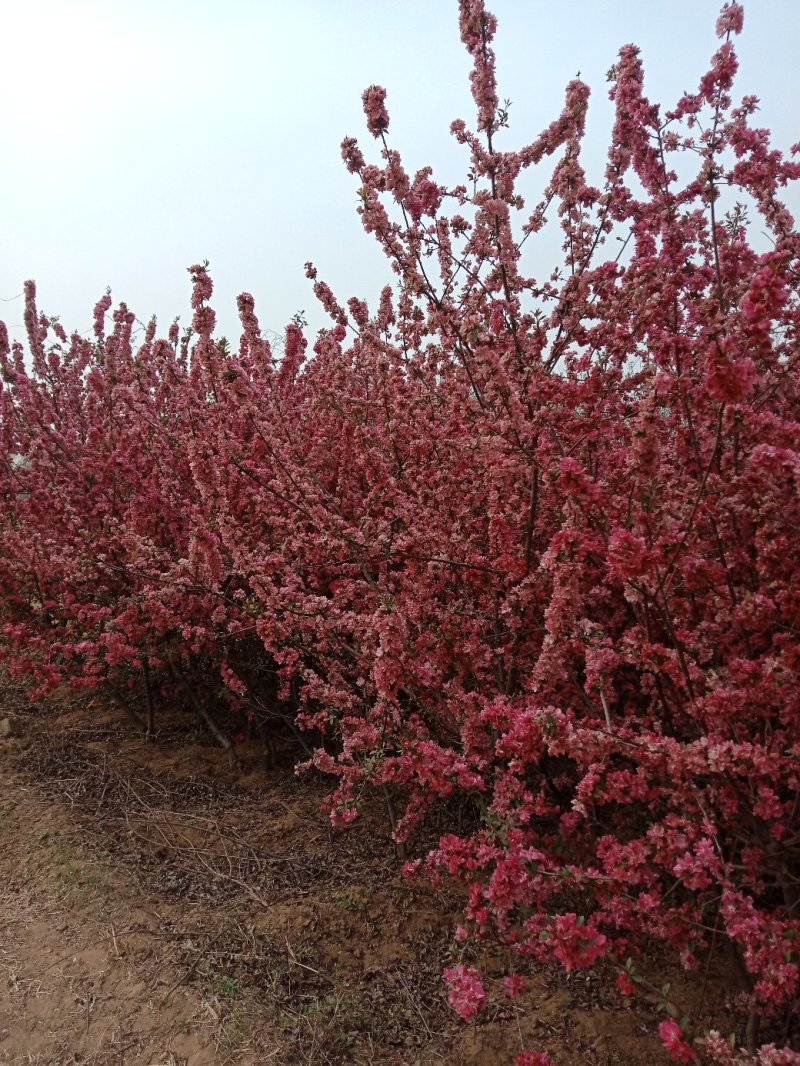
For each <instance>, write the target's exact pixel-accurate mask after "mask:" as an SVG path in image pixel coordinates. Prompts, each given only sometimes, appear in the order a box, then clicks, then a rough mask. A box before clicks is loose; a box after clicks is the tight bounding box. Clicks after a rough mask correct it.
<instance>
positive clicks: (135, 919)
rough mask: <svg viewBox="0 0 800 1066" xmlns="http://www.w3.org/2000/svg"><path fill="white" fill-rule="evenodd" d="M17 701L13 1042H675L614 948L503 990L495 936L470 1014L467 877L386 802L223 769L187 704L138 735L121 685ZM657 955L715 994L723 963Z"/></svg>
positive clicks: (422, 1064)
mask: <svg viewBox="0 0 800 1066" xmlns="http://www.w3.org/2000/svg"><path fill="white" fill-rule="evenodd" d="M6 716H10V720H11V722H12V723H13V730H12V735H11V736H9V737H6V738H3V739H0V1063H13V1064H27V1066H30V1064H42V1066H44V1064H48V1066H66V1064H68V1063H69V1064H72V1063H83V1064H87V1066H139V1064H141V1066H181V1064H183V1066H212V1064H225V1063H241V1064H251V1063H252V1064H261V1063H274V1064H276V1066H293V1064H310V1066H312V1064H320V1066H321V1064H353V1066H360V1064H366V1063H386V1064H409V1066H417V1064H418V1066H435V1064H454V1066H461V1064H464V1066H499V1064H513V1062H514V1058H515V1056H516V1055H517V1053H518V1052H519V1051H520V1050H522V1049H523V1048H536V1049H538V1050H547V1051H549V1052H550V1054H551V1055H552V1056H553V1058H554V1059H555V1060H556V1062H558V1063H559V1064H562V1066H572V1064H578V1063H581V1064H583V1063H586V1064H596V1066H611V1064H627V1066H651V1064H652V1063H653V1062H660V1061H665V1058H664V1053H663V1049H662V1048H661V1044H660V1041H659V1040H658V1038H657V1036H655V1035H654V1034H655V1032H656V1029H657V1024H658V1021H659V1020H661V1019H663V1017H664V1014H663V1012H662V1013H659V1012H658V1011H657V1009H656V1007H657V1004H656V1003H655V1001H654V999H655V998H654V997H651V998H650V999H648V998H647V997H637V999H636V1000H633V1001H631V1000H626V999H623V998H622V997H621V996H620V994H619V992H618V991H617V989H616V986H615V984H614V974H613V973H612V972H611V971H610V970H608V971H602V970H601V971H597V972H592V973H588V974H587V973H583V972H582V973H577V974H571V975H568V974H565V973H563V972H562V971H560V970H558V971H557V970H552V971H551V970H542V971H538V972H535V973H533V974H532V975H531V980H530V982H529V988H528V990H527V991H526V993H525V994H524V995H523V996H522V997H520V998H519V999H517V1000H515V1001H511V1000H509V999H508V998H507V997H506V996H505V994H504V992H503V990H502V985H501V982H500V977H501V976H502V973H503V962H504V960H503V958H502V956H501V955H499V954H498V955H497V957H496V958H492V957H489V958H488V960H487V959H484V960H483V961H484V963H485V964H488V966H489V970H490V973H494V979H493V981H492V982H491V989H490V991H491V998H490V1005H489V1008H488V1010H486V1011H485V1012H484V1013H483V1015H482V1017H481V1018H480V1020H479V1021H478V1022H477V1023H473V1024H470V1025H465V1024H463V1023H462V1022H461V1021H460V1020H459V1019H458V1018H457V1017H456V1016H455V1015H454V1014H453V1012H452V1011H451V1010H450V1009H449V1007H448V1005H447V1002H446V996H445V991H444V985H443V982H442V978H441V972H442V969H443V968H444V967H445V966H446V965H448V963H450V962H452V961H453V959H454V956H453V954H452V952H453V948H452V930H453V927H454V924H455V922H456V921H457V915H458V909H459V901H458V899H457V897H456V895H455V894H454V893H452V892H449V891H446V890H444V889H441V890H439V889H433V888H431V887H430V886H426V885H425V884H416V883H411V882H409V881H408V880H405V879H404V878H403V877H402V876H401V874H400V865H401V864H400V862H399V861H398V859H397V858H396V856H395V854H394V850H393V848H392V846H391V844H390V842H389V840H388V838H387V832H386V827H385V824H384V823H385V818H384V817H383V815H382V812H378V811H376V812H374V816H372V817H371V816H370V814H369V812H368V813H367V816H366V817H365V818H364V819H363V820H362V821H360V822H357V823H356V824H355V825H354V826H353V827H352V828H351V829H348V830H347V831H340V830H334V829H332V828H331V826H330V823H329V821H328V819H327V816H326V815H325V813H324V812H323V811H322V810H321V804H322V802H323V800H324V797H325V792H326V786H325V783H324V782H322V781H320V780H315V779H313V778H303V777H300V778H297V777H296V776H295V775H294V774H293V772H292V771H291V770H290V769H280V770H276V771H265V770H264V767H263V759H262V757H261V754H260V752H259V751H258V750H256V748H255V747H253V748H252V749H250V748H248V747H247V746H246V745H245V746H243V747H242V748H241V755H242V760H243V771H242V772H241V773H238V772H236V771H232V770H231V769H230V768H229V767H228V764H227V760H226V756H225V753H224V752H222V751H221V750H220V749H218V748H217V747H215V746H214V742H213V739H212V738H210V737H204V736H195V735H194V734H192V732H191V729H192V726H191V724H188V725H187V723H186V721H185V719H184V718H182V717H180V716H179V715H177V714H175V715H174V716H172V717H170V716H169V715H166V716H162V717H161V718H160V719H159V727H160V732H159V737H158V739H157V742H156V743H147V742H146V741H145V740H144V739H143V738H142V737H141V736H140V735H138V734H137V733H136V732H135V730H134V729H133V727H132V726H131V725H130V724H129V723H128V722H127V721H126V720H125V719H124V718H123V717H121V715H120V712H119V710H118V708H117V707H115V706H114V702H113V700H111V699H107V698H105V697H102V696H98V695H95V696H94V697H93V698H89V697H76V696H74V695H71V694H61V695H60V696H59V698H57V699H51V700H50V701H48V702H47V703H46V704H40V705H37V706H31V705H29V704H27V703H26V702H25V701H24V699H23V698H22V697H21V696H20V695H19V694H18V693H17V692H16V691H15V690H13V689H12V688H9V687H7V686H6V687H0V719H2V718H4V717H6ZM379 815H380V816H379ZM649 965H650V976H651V979H652V980H653V982H654V983H657V984H658V985H659V986H660V985H661V984H663V983H664V982H665V981H670V986H671V987H670V991H669V996H670V997H671V998H674V999H675V1000H676V1001H677V1002H682V1003H688V1004H692V1003H695V1004H698V1002H699V1000H700V999H701V998H702V1012H703V1014H704V1015H705V1014H708V1015H709V1016H710V1014H711V1012H714V1013H716V1014H717V1016H719V1010H720V1004H721V1002H722V1001H723V1000H724V998H725V996H726V995H727V994H728V993H729V992H730V990H731V982H730V981H729V979H728V975H727V974H726V972H725V970H724V968H722V969H719V967H718V966H717V965H716V964H715V967H714V968H713V969H712V970H711V971H710V973H709V976H708V979H707V978H706V976H705V975H702V974H701V975H696V976H694V977H691V976H690V977H687V976H686V975H683V974H682V973H681V971H680V970H679V968H678V967H676V966H675V965H674V964H669V963H665V962H664V960H663V959H661V958H659V957H656V956H654V957H653V959H652V960H650V963H649ZM701 986H702V988H701ZM703 989H704V991H703ZM696 1020H697V1022H698V1028H699V1031H703V1018H702V1017H699V1018H697V1019H696Z"/></svg>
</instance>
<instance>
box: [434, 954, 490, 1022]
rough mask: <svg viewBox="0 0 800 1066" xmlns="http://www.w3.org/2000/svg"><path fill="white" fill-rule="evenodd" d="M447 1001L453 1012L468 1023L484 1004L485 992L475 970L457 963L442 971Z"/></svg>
mask: <svg viewBox="0 0 800 1066" xmlns="http://www.w3.org/2000/svg"><path fill="white" fill-rule="evenodd" d="M444 979H445V981H446V982H447V985H448V993H447V999H448V1001H449V1003H450V1006H451V1007H452V1008H453V1010H454V1011H455V1012H456V1013H457V1014H458V1015H460V1016H461V1017H462V1018H463V1019H464V1021H465V1022H468V1021H469V1020H470V1018H472V1017H473V1016H474V1015H475V1014H477V1013H478V1012H479V1011H481V1010H482V1009H483V1007H484V1005H485V1003H486V991H485V989H484V987H483V982H482V981H481V978H480V974H479V973H478V971H477V970H475V969H473V968H471V967H467V966H464V965H462V964H461V963H459V965H457V966H452V967H448V968H447V969H445V971H444Z"/></svg>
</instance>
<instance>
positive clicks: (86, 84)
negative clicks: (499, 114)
mask: <svg viewBox="0 0 800 1066" xmlns="http://www.w3.org/2000/svg"><path fill="white" fill-rule="evenodd" d="M488 6H489V9H490V10H491V11H493V12H494V13H495V14H496V15H497V16H498V20H499V30H498V36H497V39H496V42H495V44H496V51H497V54H498V74H499V83H500V92H501V96H504V97H509V98H510V99H511V100H512V102H513V106H512V109H511V123H512V126H511V134H510V136H509V137H508V138H507V139H506V141H505V146H509V147H510V146H514V147H518V146H519V145H521V144H522V143H523V142H526V141H528V140H530V139H532V138H533V137H534V136H535V135H536V134H537V133H538V132H540V130H541V129H542V128H544V126H546V125H547V124H548V123H549V122H550V121H551V120H552V119H553V118H555V117H556V115H557V114H558V112H559V111H560V109H561V106H562V101H563V90H564V86H565V84H566V82H567V81H569V79H570V78H572V77H574V76H575V75H576V74H577V73H578V72H579V71H580V74H581V77H582V78H583V79H584V80H585V81H587V82H588V83H589V85H590V86H591V88H592V100H591V104H590V117H589V152H588V158H589V160H590V162H591V163H593V164H594V168H593V173H592V172H590V177H592V176H594V177H595V179H600V178H601V175H602V161H603V158H604V151H605V147H606V144H607V141H608V135H609V130H610V127H611V122H612V115H611V105H610V103H609V101H608V99H607V92H608V86H607V84H606V71H607V70H608V68H609V67H610V66H611V65H612V63H613V62H614V59H615V55H616V52H617V50H618V49H619V47H620V46H621V45H622V44H625V43H628V42H631V41H632V42H634V43H636V44H638V45H639V46H640V47H641V50H642V55H643V59H644V64H645V74H646V83H645V88H646V91H647V93H648V95H649V96H650V98H651V99H652V100H656V101H660V102H661V103H662V104H664V105H665V106H667V107H668V106H671V105H673V104H674V103H675V101H676V100H677V98H678V97H679V96H680V94H681V93H682V92H683V91H684V90H687V89H694V88H695V87H696V86H697V82H698V80H699V77H700V75H701V74H702V73H703V72H704V71H705V70H706V69H707V62H708V59H709V57H710V56H711V54H712V53H713V51H714V50H715V48H716V46H717V41H716V37H715V35H714V23H715V21H716V16H717V14H718V11H719V7H720V3H719V2H718V0H668V2H661V3H656V2H652V0H561V3H558V4H556V3H552V2H551V3H544V2H543V0H489V3H488ZM798 40H800V0H749V2H747V0H745V28H744V34H743V35H742V36H741V37H740V38H739V39H738V42H737V51H738V54H739V57H740V62H741V69H740V74H739V79H738V83H737V88H736V92H735V95H736V96H737V97H739V96H741V95H744V94H745V93H754V94H755V95H757V96H759V97H760V99H761V102H762V110H761V114H760V116H759V124H762V125H767V126H770V127H771V128H772V129H773V130H774V131H775V144H776V145H777V146H778V147H781V148H784V149H788V147H789V145H791V144H793V143H795V142H797V141H800V103H798V100H800V68H798V65H797V42H798ZM0 41H2V42H3V45H2V58H1V59H0V130H2V142H3V147H4V152H3V165H2V169H1V170H0V300H2V301H3V302H2V303H0V318H2V319H4V320H5V321H6V322H7V323H8V325H9V326H10V327H11V329H12V332H13V334H14V335H15V336H21V335H22V330H21V328H20V327H21V323H22V300H21V298H20V296H19V294H20V293H21V290H22V283H23V281H24V280H25V279H26V278H29V277H31V278H34V279H35V280H36V282H37V285H38V290H39V304H40V307H41V308H42V309H43V310H45V311H47V312H48V313H50V314H57V315H59V316H60V318H61V320H62V322H63V323H64V325H65V327H66V328H67V330H68V331H70V330H72V329H78V330H80V331H81V332H83V331H86V330H88V329H89V327H90V325H91V312H92V307H93V305H94V303H95V301H96V300H97V299H98V298H99V297H100V296H101V295H102V294H103V292H104V291H105V289H106V287H107V286H110V287H111V289H112V295H113V297H114V300H115V302H117V301H120V300H125V301H126V302H127V303H128V305H129V306H130V307H131V308H132V309H133V310H134V311H135V312H136V314H137V316H138V317H139V318H140V319H147V318H149V317H150V315H152V314H156V315H157V316H158V318H159V323H160V325H161V327H163V329H164V330H166V328H167V326H168V325H169V323H170V322H171V321H172V319H173V318H174V317H175V316H177V315H180V316H181V321H182V322H183V323H184V324H185V323H188V321H189V318H190V313H189V310H188V300H189V278H188V275H187V273H186V267H187V266H189V265H190V264H191V263H194V262H196V261H198V260H203V259H208V260H210V264H211V273H212V276H213V278H214V281H215V287H216V292H215V297H214V305H215V307H216V309H217V313H218V322H219V327H220V329H219V332H221V333H227V334H228V335H229V336H230V337H237V336H238V320H237V316H236V309H235V298H236V295H237V293H239V292H240V291H242V290H247V291H250V292H252V293H253V295H254V296H255V299H256V311H257V313H258V315H259V318H260V320H261V323H262V325H263V326H264V327H266V328H269V329H273V330H280V329H282V327H283V325H284V324H285V323H286V322H287V321H288V319H289V318H290V317H291V316H292V315H293V314H294V313H295V312H296V311H299V310H301V309H303V310H305V312H306V316H307V318H308V319H309V322H310V324H311V326H312V327H319V326H321V325H323V324H325V318H324V316H323V315H322V314H321V312H319V311H318V310H317V309H316V308H315V302H314V297H313V295H312V294H311V292H310V284H309V282H308V281H307V280H306V279H305V276H304V271H303V264H304V263H305V261H306V260H308V259H311V260H313V261H314V262H315V264H316V265H317V267H318V269H319V274H320V277H321V278H324V279H325V280H327V281H328V282H329V283H330V284H331V286H332V287H333V289H334V292H335V293H336V294H337V296H338V297H339V298H340V300H342V301H344V300H345V299H347V298H348V297H349V296H351V295H358V296H361V297H365V298H367V299H369V300H370V301H372V300H373V298H374V297H375V295H376V294H377V292H378V291H379V289H380V287H381V285H382V284H383V283H384V282H385V280H386V279H387V277H388V276H389V275H388V270H387V267H386V266H385V261H384V260H383V257H382V255H381V253H380V252H379V251H378V249H377V246H376V245H375V244H374V241H373V239H372V238H370V237H368V236H366V235H365V234H364V233H363V232H362V230H361V228H360V223H359V219H358V217H357V215H356V213H355V208H356V203H357V197H356V191H357V182H356V179H355V178H353V177H352V176H351V175H349V174H348V173H347V172H346V170H345V169H344V165H343V164H342V162H341V158H340V150H339V145H340V142H341V140H342V138H343V137H344V136H345V135H350V136H357V137H358V138H359V140H360V142H361V144H362V147H363V148H364V149H365V151H366V153H367V155H368V158H369V156H370V153H373V157H374V152H375V149H374V142H373V141H372V138H371V137H370V136H369V134H367V133H366V130H365V128H364V119H363V114H362V111H361V92H362V90H363V89H364V88H365V87H366V86H368V85H370V84H372V83H378V84H381V85H384V86H385V87H386V88H387V90H388V99H387V103H388V107H389V113H390V117H391V128H390V138H391V141H392V143H393V145H394V146H395V147H396V148H398V149H399V150H400V152H401V154H402V155H403V156H404V160H405V162H406V168H407V169H408V170H410V171H411V172H412V173H413V171H415V170H416V169H417V168H418V167H420V166H423V165H425V164H428V163H430V164H431V165H433V167H434V177H435V178H438V180H440V181H441V182H442V183H444V184H456V183H457V182H459V181H461V180H463V178H464V175H465V171H466V167H465V166H462V161H463V159H464V156H463V151H462V149H460V148H459V147H458V146H457V145H455V143H454V142H453V140H452V138H451V137H450V135H449V126H450V122H451V121H452V119H454V118H457V117H462V118H464V119H465V120H466V121H467V123H468V124H473V123H474V114H473V107H472V99H471V97H470V94H469V84H468V80H467V78H468V72H469V62H468V59H467V57H466V53H465V51H464V49H463V46H462V45H461V42H460V40H459V36H458V22H457V3H456V0H402V2H400V0H369V2H367V0H280V2H278V0H214V2H210V0H103V2H102V3H99V2H97V3H95V2H94V0H69V2H67V0H24V2H23V0H16V2H12V0H0ZM792 200H793V205H794V206H795V207H800V200H798V198H797V194H796V193H795V194H794V195H793V197H792Z"/></svg>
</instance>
